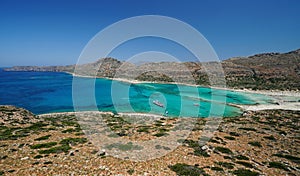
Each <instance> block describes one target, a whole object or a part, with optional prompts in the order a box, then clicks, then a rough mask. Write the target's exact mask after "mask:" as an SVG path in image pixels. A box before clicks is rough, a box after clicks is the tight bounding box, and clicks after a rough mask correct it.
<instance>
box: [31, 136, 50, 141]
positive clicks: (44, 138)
mask: <svg viewBox="0 0 300 176" xmlns="http://www.w3.org/2000/svg"><path fill="white" fill-rule="evenodd" d="M50 136H51V135H46V136H42V137H39V138H36V139H34V140H35V141H42V140H47V139H49V137H50Z"/></svg>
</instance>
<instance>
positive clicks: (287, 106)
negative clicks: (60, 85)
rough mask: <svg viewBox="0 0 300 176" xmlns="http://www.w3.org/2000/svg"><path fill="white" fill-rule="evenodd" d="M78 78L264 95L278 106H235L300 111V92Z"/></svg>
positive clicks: (245, 108)
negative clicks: (174, 85) (175, 85)
mask: <svg viewBox="0 0 300 176" xmlns="http://www.w3.org/2000/svg"><path fill="white" fill-rule="evenodd" d="M67 73H68V74H71V75H73V76H76V77H83V78H100V79H107V80H115V81H120V82H125V83H131V84H142V83H153V84H179V85H184V86H193V87H208V88H213V89H220V90H227V91H235V92H244V93H254V94H262V95H267V96H270V97H272V98H273V99H274V100H275V102H276V104H268V105H263V104H258V105H236V104H234V106H236V107H239V108H241V109H242V110H244V111H259V110H267V109H283V110H300V92H299V91H279V90H250V89H234V88H228V87H214V86H211V87H209V86H201V85H195V84H187V83H174V82H167V83H164V82H154V81H138V80H129V79H124V78H105V77H93V76H83V75H77V74H74V73H69V72H67ZM288 98H294V100H291V101H290V100H288Z"/></svg>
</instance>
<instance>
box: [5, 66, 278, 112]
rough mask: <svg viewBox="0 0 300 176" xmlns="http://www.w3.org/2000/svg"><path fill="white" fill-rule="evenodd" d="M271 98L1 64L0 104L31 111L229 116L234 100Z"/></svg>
mask: <svg viewBox="0 0 300 176" xmlns="http://www.w3.org/2000/svg"><path fill="white" fill-rule="evenodd" d="M153 101H157V102H159V103H160V104H161V105H162V106H163V107H160V106H158V105H156V104H155V103H153ZM272 102H273V100H272V98H271V97H268V96H265V95H260V94H253V93H243V92H234V91H227V90H218V89H211V88H207V87H193V86H184V85H175V84H153V83H140V84H130V83H125V82H120V81H112V80H109V79H100V78H97V79H92V78H83V77H73V76H72V75H70V74H67V73H57V72H5V71H3V70H2V69H0V105H14V106H17V107H22V108H25V109H28V110H30V111H32V112H33V113H35V114H43V113H51V112H71V111H75V110H79V111H86V110H99V111H112V112H138V113H154V114H164V115H168V116H182V117H216V116H224V117H225V116H226V117H232V116H237V115H239V114H241V113H242V110H241V109H240V108H238V107H236V106H234V105H253V104H268V103H272Z"/></svg>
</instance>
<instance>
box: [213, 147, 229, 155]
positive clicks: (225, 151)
mask: <svg viewBox="0 0 300 176" xmlns="http://www.w3.org/2000/svg"><path fill="white" fill-rule="evenodd" d="M215 150H216V151H219V152H221V153H225V154H232V151H231V150H230V149H229V148H226V147H216V148H215Z"/></svg>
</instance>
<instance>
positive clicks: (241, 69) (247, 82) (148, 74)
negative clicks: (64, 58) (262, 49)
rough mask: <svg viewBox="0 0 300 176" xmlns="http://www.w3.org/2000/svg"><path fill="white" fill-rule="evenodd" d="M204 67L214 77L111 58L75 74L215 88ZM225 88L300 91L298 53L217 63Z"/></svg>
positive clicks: (198, 69) (179, 66) (188, 66)
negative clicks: (224, 80) (224, 81)
mask: <svg viewBox="0 0 300 176" xmlns="http://www.w3.org/2000/svg"><path fill="white" fill-rule="evenodd" d="M204 64H205V67H209V68H210V70H212V72H213V75H215V76H218V74H220V73H219V67H218V64H217V63H214V62H209V63H199V62H183V63H179V62H155V63H144V64H141V65H135V64H132V63H129V62H123V61H119V60H117V59H114V58H103V59H99V60H98V61H96V62H94V63H88V64H83V65H78V66H77V67H76V74H79V75H83V76H95V75H97V77H104V78H123V79H129V80H140V81H155V82H179V83H188V84H198V85H204V86H209V85H210V84H213V85H216V84H218V82H214V80H213V79H211V80H210V81H212V82H210V81H209V79H208V75H207V74H206V71H205V68H204ZM221 64H222V67H223V70H224V73H225V79H226V84H227V87H230V88H239V89H243V88H247V89H253V90H256V89H260V90H299V89H300V49H298V50H295V51H291V52H288V53H264V54H256V55H253V56H249V57H236V58H231V59H228V60H224V61H222V62H221ZM74 69H75V65H69V66H48V67H36V66H15V67H12V68H7V69H5V70H6V71H55V72H69V73H73V72H74Z"/></svg>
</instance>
